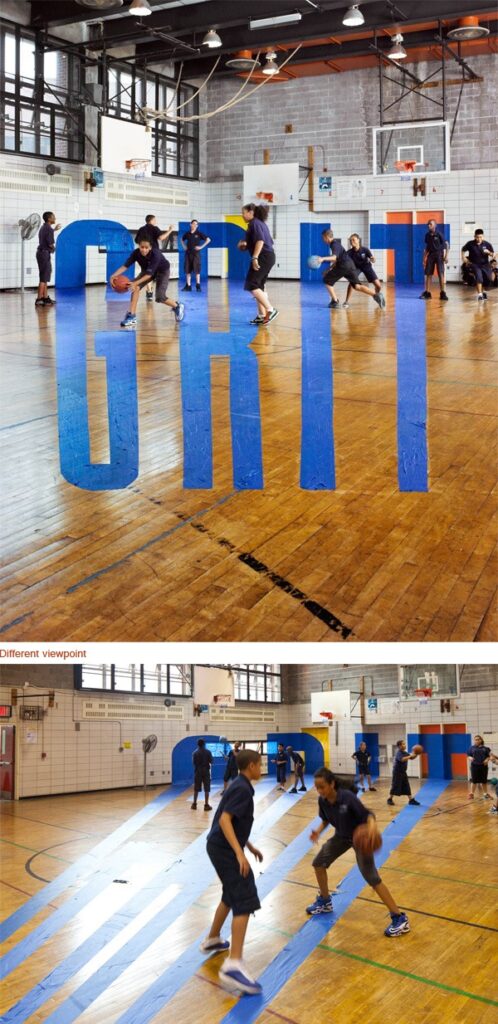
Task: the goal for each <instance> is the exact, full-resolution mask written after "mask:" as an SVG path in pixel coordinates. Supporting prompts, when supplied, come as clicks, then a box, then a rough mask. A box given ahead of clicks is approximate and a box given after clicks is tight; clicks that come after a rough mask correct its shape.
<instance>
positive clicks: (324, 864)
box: [306, 768, 410, 937]
mask: <svg viewBox="0 0 498 1024" xmlns="http://www.w3.org/2000/svg"><path fill="white" fill-rule="evenodd" d="M315 789H316V791H317V793H318V814H319V816H320V824H319V826H318V827H317V828H314V829H313V830H312V832H311V834H310V839H311V841H312V842H313V843H318V840H319V837H320V835H321V834H322V832H323V831H324V830H325V829H326V828H328V826H329V825H332V826H333V827H334V828H335V833H334V835H333V836H332V838H331V839H328V840H327V842H326V843H324V845H323V846H322V847H321V849H320V850H319V851H318V853H317V855H316V857H315V858H314V860H313V862H312V863H313V868H314V869H315V875H316V880H317V883H318V888H319V894H318V896H317V898H316V900H315V901H314V903H311V904H310V906H309V907H306V912H307V913H308V914H313V915H314V914H330V913H331V911H332V910H333V907H332V899H331V895H330V891H329V886H328V878H327V868H329V867H330V865H331V864H333V863H334V861H335V860H337V858H338V857H342V854H343V853H346V851H347V850H350V849H351V847H352V846H353V837H354V833H355V831H356V829H357V828H358V827H359V826H363V827H365V826H366V829H367V831H368V833H370V834H371V835H372V837H373V836H374V835H376V834H377V833H378V829H377V824H376V821H375V815H374V814H373V813H372V811H369V809H368V807H364V806H363V804H362V803H361V801H360V800H358V797H356V796H354V794H353V793H351V792H350V791H349V790H347V789H342V787H341V785H340V780H339V779H337V778H336V776H335V775H334V774H333V772H331V771H329V769H328V768H319V769H318V771H317V772H315ZM355 854H356V862H357V864H358V867H359V869H360V871H361V874H362V875H363V878H364V879H365V881H366V882H368V885H371V886H372V889H373V890H374V892H375V893H376V894H377V896H379V898H380V899H381V900H382V902H383V903H385V905H386V907H387V908H388V910H389V911H390V914H391V924H390V925H389V926H388V928H386V930H385V932H384V934H385V935H388V936H390V937H391V936H394V935H401V934H402V933H403V932H409V931H410V925H409V923H408V918H407V916H406V914H402V913H401V910H400V909H399V907H398V905H397V904H396V903H395V901H394V900H393V897H392V896H391V893H390V892H389V889H388V888H387V885H385V884H384V882H382V881H381V878H380V876H379V873H378V871H377V868H376V866H375V861H374V858H373V854H366V853H363V852H361V851H360V850H355Z"/></svg>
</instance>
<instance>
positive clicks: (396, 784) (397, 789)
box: [387, 740, 420, 807]
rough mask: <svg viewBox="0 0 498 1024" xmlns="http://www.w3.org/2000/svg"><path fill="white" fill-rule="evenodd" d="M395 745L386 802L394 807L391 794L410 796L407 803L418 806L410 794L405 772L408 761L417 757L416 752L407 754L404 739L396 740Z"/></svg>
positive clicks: (417, 802)
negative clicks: (391, 775)
mask: <svg viewBox="0 0 498 1024" xmlns="http://www.w3.org/2000/svg"><path fill="white" fill-rule="evenodd" d="M396 747H397V750H396V754H395V757H394V764H393V778H392V782H391V789H390V791H389V799H388V801H387V802H388V804H391V806H392V807H394V800H393V796H408V797H410V799H409V801H408V803H409V804H412V806H414V807H420V803H419V801H418V800H415V797H413V796H412V791H411V789H410V783H409V781H408V772H407V768H408V762H409V761H414V760H415V758H416V757H418V754H407V752H406V743H405V741H404V740H398V742H397V743H396Z"/></svg>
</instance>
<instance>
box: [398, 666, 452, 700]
mask: <svg viewBox="0 0 498 1024" xmlns="http://www.w3.org/2000/svg"><path fill="white" fill-rule="evenodd" d="M398 681H399V695H400V697H401V699H402V700H416V699H417V693H416V691H417V690H419V691H420V690H432V696H433V697H459V696H460V678H459V672H458V665H398Z"/></svg>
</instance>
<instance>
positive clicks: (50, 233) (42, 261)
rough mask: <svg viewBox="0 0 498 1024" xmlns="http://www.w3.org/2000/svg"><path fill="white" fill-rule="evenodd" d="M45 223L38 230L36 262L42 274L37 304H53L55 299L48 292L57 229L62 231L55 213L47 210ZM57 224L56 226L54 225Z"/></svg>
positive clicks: (44, 218)
mask: <svg viewBox="0 0 498 1024" xmlns="http://www.w3.org/2000/svg"><path fill="white" fill-rule="evenodd" d="M42 216H43V224H42V227H41V228H40V230H39V232H38V248H37V250H36V262H37V264H38V270H39V274H40V283H39V285H38V294H37V296H36V299H35V306H53V305H55V303H54V300H53V299H51V298H50V297H49V294H48V282H49V281H50V278H51V276H52V260H51V256H52V253H53V252H55V234H54V232H55V231H60V224H55V213H52V211H51V210H47V211H46V212H45V213H44V214H43V215H42ZM54 224H55V227H54Z"/></svg>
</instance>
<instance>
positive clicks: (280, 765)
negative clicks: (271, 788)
mask: <svg viewBox="0 0 498 1024" xmlns="http://www.w3.org/2000/svg"><path fill="white" fill-rule="evenodd" d="M288 763H289V762H288V759H287V754H286V753H285V749H284V745H283V743H279V744H278V747H277V756H276V758H274V759H273V764H276V766H277V783H278V785H277V789H283V790H285V783H286V782H287V765H288Z"/></svg>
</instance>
